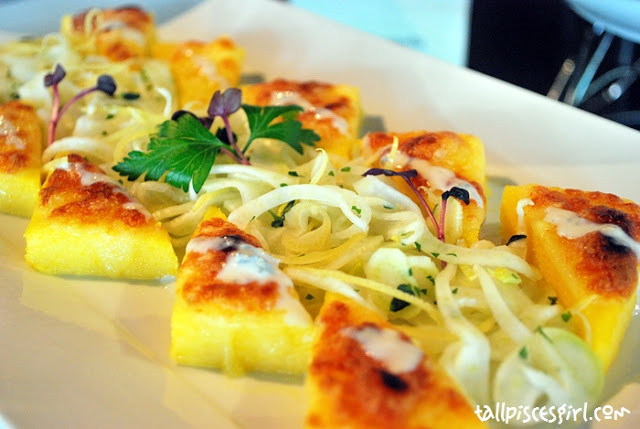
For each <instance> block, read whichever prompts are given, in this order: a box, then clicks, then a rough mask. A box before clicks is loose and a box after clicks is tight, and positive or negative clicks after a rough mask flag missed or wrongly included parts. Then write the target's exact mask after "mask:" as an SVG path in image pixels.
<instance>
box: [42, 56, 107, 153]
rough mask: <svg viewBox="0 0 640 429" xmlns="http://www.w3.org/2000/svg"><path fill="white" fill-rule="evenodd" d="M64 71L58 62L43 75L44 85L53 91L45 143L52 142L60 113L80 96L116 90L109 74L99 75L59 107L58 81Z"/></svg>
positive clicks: (62, 77)
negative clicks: (87, 86)
mask: <svg viewBox="0 0 640 429" xmlns="http://www.w3.org/2000/svg"><path fill="white" fill-rule="evenodd" d="M65 76H66V72H65V70H64V68H63V67H62V66H61V65H60V64H56V66H55V68H54V70H53V72H51V73H47V74H46V75H45V76H44V86H45V87H46V88H49V87H51V89H52V91H53V106H52V108H51V120H50V121H49V130H48V135H47V144H48V145H50V144H52V143H53V141H54V139H55V134H56V128H57V126H58V123H59V122H60V118H62V115H64V113H65V112H66V111H67V110H69V108H70V107H71V106H72V105H73V104H74V103H75V102H76V101H78V100H80V99H81V98H82V97H85V96H86V95H88V94H91V93H92V92H95V91H100V92H104V93H105V94H107V95H109V96H113V94H114V93H115V92H116V83H115V81H114V80H113V78H112V77H111V76H109V75H100V76H99V77H98V80H97V81H96V84H95V85H94V86H91V87H89V88H85V89H83V90H82V91H80V92H78V93H77V94H76V95H74V96H73V97H71V99H69V101H67V102H66V103H65V104H64V105H63V106H62V107H60V90H59V88H58V86H59V84H60V82H61V81H62V80H63V79H64V78H65Z"/></svg>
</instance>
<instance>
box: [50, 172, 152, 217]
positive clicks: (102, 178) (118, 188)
mask: <svg viewBox="0 0 640 429" xmlns="http://www.w3.org/2000/svg"><path fill="white" fill-rule="evenodd" d="M56 169H59V170H65V171H73V172H76V173H78V174H79V175H80V184H81V185H82V186H84V187H86V188H88V187H89V186H91V185H93V184H94V183H98V182H103V183H107V184H109V185H112V186H113V187H114V190H113V191H114V192H116V193H120V194H122V195H124V196H125V197H127V199H128V201H127V202H126V203H124V204H123V205H122V207H123V208H124V209H125V210H135V211H137V212H139V213H142V214H143V215H144V216H145V217H146V218H147V219H151V218H152V217H153V216H152V215H151V213H150V212H149V210H147V209H146V208H145V207H144V206H143V205H142V204H141V203H140V202H139V201H137V200H136V199H134V198H133V197H132V196H131V195H130V194H129V193H128V192H127V190H126V189H125V188H123V187H122V185H121V184H120V183H118V181H116V180H115V179H113V178H111V177H109V176H107V175H106V174H104V173H101V172H99V171H87V170H86V169H84V168H83V167H82V164H78V163H76V162H68V161H66V162H61V163H59V164H58V165H56Z"/></svg>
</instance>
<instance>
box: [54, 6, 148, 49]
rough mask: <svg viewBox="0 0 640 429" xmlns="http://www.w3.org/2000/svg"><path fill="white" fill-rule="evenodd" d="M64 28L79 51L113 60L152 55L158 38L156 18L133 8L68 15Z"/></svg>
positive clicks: (89, 10) (68, 37)
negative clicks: (152, 49) (154, 43)
mask: <svg viewBox="0 0 640 429" xmlns="http://www.w3.org/2000/svg"><path fill="white" fill-rule="evenodd" d="M61 27H62V28H61V32H62V34H63V35H64V36H65V37H66V38H67V39H68V40H69V41H70V42H71V45H72V46H73V47H74V48H75V49H76V50H77V51H78V52H80V53H81V54H83V55H85V56H86V55H100V56H103V57H106V58H108V59H109V60H111V61H123V60H128V59H130V58H142V57H146V56H149V55H150V52H151V51H150V50H151V45H152V44H153V42H154V40H155V37H156V36H155V25H154V22H153V16H152V15H151V14H149V13H147V12H145V11H144V10H142V9H140V8H137V7H134V6H123V7H119V8H114V9H97V8H93V9H88V10H85V11H83V12H80V13H78V14H76V15H73V16H71V15H67V16H65V17H64V18H63V19H62V26H61Z"/></svg>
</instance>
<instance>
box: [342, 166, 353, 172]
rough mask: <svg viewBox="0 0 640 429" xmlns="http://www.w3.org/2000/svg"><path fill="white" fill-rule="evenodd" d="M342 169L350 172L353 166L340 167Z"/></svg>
mask: <svg viewBox="0 0 640 429" xmlns="http://www.w3.org/2000/svg"><path fill="white" fill-rule="evenodd" d="M340 171H343V172H345V173H348V172H349V171H351V167H342V168H341V169H340Z"/></svg>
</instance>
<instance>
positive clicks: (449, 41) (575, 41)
mask: <svg viewBox="0 0 640 429" xmlns="http://www.w3.org/2000/svg"><path fill="white" fill-rule="evenodd" d="M288 1H289V2H290V3H293V4H295V5H297V6H299V7H302V8H305V9H308V10H310V11H313V12H315V13H318V14H320V15H323V16H325V17H328V18H330V19H333V20H336V21H340V22H342V23H345V24H348V25H351V26H354V27H357V28H359V29H361V30H364V31H367V32H370V33H373V34H376V35H378V36H381V37H384V38H387V39H390V40H393V41H395V42H397V43H399V44H401V45H404V46H406V47H408V48H411V49H416V50H419V51H422V52H424V53H426V54H429V55H432V56H435V57H437V58H439V59H441V60H443V61H447V62H450V63H453V64H457V65H460V66H464V67H468V68H470V69H473V70H476V71H479V72H481V73H484V74H487V75H490V76H493V77H496V78H498V79H501V80H504V81H507V82H510V83H512V84H515V85H518V86H520V87H523V88H526V89H529V90H531V91H534V92H537V93H539V94H542V95H545V96H548V97H550V98H554V99H556V100H560V101H561V102H565V103H568V104H572V105H574V106H577V107H579V108H581V109H584V110H587V111H590V112H593V113H595V114H598V115H600V116H603V117H606V118H608V119H611V120H614V121H616V122H619V123H622V124H624V125H627V126H630V127H633V128H635V129H639V130H640V82H636V80H637V79H638V77H639V75H640V60H639V58H640V48H639V47H638V46H639V45H638V44H639V43H640V0H393V1H390V0H367V1H353V0H346V1H341V0H323V1H317V0H288Z"/></svg>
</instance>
